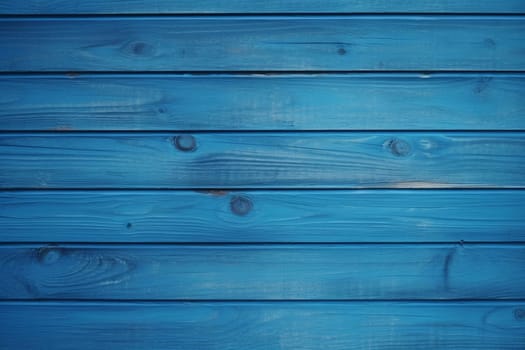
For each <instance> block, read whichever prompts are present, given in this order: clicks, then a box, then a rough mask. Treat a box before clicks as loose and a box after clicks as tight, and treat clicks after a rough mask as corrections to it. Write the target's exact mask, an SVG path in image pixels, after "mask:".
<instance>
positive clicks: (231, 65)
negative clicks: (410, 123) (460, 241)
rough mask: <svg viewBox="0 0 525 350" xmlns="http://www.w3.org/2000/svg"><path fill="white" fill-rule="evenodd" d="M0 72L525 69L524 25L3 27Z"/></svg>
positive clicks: (366, 21)
mask: <svg viewBox="0 0 525 350" xmlns="http://www.w3.org/2000/svg"><path fill="white" fill-rule="evenodd" d="M0 32H1V33H2V36H0V71H3V72H13V71H23V72H27V71H232V70H256V71H261V70H276V71H283V70H292V71H309V70H326V71H338V70H387V71H390V70H463V71H469V70H474V71H477V70H493V71H502V70H503V71H504V70H523V69H525V61H524V60H523V52H524V51H525V40H523V36H522V33H523V32H525V20H524V19H523V17H522V16H503V17H500V16H390V17H385V16H328V17H316V16H304V17H297V16H295V17H260V16H259V17H258V16H253V17H235V16H233V17H229V16H219V17H197V16H189V17H133V18H126V17H115V18H112V17H104V18H92V17H88V18H83V17H77V18H67V17H59V18H3V19H1V20H0Z"/></svg>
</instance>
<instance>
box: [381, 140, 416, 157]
mask: <svg viewBox="0 0 525 350" xmlns="http://www.w3.org/2000/svg"><path fill="white" fill-rule="evenodd" d="M387 146H388V148H389V149H390V152H391V153H392V154H393V155H395V156H396V157H406V156H408V155H409V154H410V152H411V151H412V147H410V144H409V143H408V142H407V141H405V140H401V139H392V140H390V141H388V143H387Z"/></svg>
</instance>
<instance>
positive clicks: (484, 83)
mask: <svg viewBox="0 0 525 350" xmlns="http://www.w3.org/2000/svg"><path fill="white" fill-rule="evenodd" d="M491 81H492V77H482V78H479V79H478V81H477V82H476V86H475V87H474V92H475V93H477V94H480V93H482V92H483V91H485V90H486V89H487V88H488V87H489V85H490V82H491Z"/></svg>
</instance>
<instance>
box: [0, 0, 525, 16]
mask: <svg viewBox="0 0 525 350" xmlns="http://www.w3.org/2000/svg"><path fill="white" fill-rule="evenodd" d="M308 12H310V13H335V12H337V13H341V12H349V13H350V12H352V13H369V12H380V13H399V12H411V13H418V12H435V13H451V12H455V13H494V12H495V13H524V12H525V5H524V3H523V1H521V0H477V1H472V0H446V1H444V0H440V1H435V0H374V1H370V0H352V1H349V0H330V1H320V0H287V1H282V0H199V1H192V0H177V1H173V0H155V1H137V0H91V1H83V0H24V1H3V2H1V3H0V14H10V15H11V14H125V13H150V14H157V13H162V14H170V13H308Z"/></svg>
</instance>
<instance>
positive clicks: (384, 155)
mask: <svg viewBox="0 0 525 350" xmlns="http://www.w3.org/2000/svg"><path fill="white" fill-rule="evenodd" d="M524 136H525V134H524V133H523V132H512V133H511V132H508V133H494V132H486V133H473V132H458V133H448V134H447V133H419V132H417V133H407V132H391V133H377V132H339V133H335V132H330V133H282V132H281V133H278V132H275V133H198V134H185V133H182V134H177V133H172V134H167V133H115V134H112V133H74V134H71V133H44V134H28V133H24V134H16V133H10V134H5V135H2V136H0V156H1V159H2V160H1V162H0V187H1V188H42V189H46V188H48V189H52V188H157V189H158V188H255V187H257V188H350V187H352V188H478V187H483V188H495V187H500V188H504V187H506V188H522V187H525V137H524Z"/></svg>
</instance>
